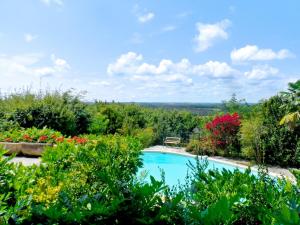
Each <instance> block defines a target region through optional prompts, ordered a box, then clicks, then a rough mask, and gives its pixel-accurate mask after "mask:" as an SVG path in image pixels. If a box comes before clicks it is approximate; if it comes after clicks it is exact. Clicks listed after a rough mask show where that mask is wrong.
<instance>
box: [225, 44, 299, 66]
mask: <svg viewBox="0 0 300 225" xmlns="http://www.w3.org/2000/svg"><path fill="white" fill-rule="evenodd" d="M230 57H231V60H232V61H235V62H244V61H266V60H273V59H285V58H289V57H293V54H292V53H291V52H290V51H289V50H287V49H281V50H279V51H278V52H275V51H273V50H272V49H260V48H259V47H258V46H256V45H246V46H245V47H243V48H240V49H234V50H233V51H232V52H231V54H230Z"/></svg>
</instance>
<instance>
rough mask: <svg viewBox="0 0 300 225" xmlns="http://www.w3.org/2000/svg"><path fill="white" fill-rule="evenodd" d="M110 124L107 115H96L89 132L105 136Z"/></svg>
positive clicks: (93, 117)
mask: <svg viewBox="0 0 300 225" xmlns="http://www.w3.org/2000/svg"><path fill="white" fill-rule="evenodd" d="M108 124H109V120H108V119H107V118H106V116H105V115H102V114H101V113H95V115H93V116H92V119H91V123H90V126H89V128H88V131H89V133H91V134H105V133H106V130H107V127H108Z"/></svg>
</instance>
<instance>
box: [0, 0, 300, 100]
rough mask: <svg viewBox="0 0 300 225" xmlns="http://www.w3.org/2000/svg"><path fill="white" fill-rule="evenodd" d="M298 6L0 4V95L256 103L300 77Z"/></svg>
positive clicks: (112, 0)
mask: <svg viewBox="0 0 300 225" xmlns="http://www.w3.org/2000/svg"><path fill="white" fill-rule="evenodd" d="M170 5H172V7H170ZM216 6H217V7H216ZM299 7H300V2H299V1H296V0H291V1H289V2H284V3H283V2H274V1H271V0H267V1H264V2H261V1H258V0H255V1H251V2H241V1H240V2H235V1H228V2H223V1H222V2H220V1H217V0H213V1H209V2H207V1H189V2H173V1H164V2H160V3H157V2H150V1H145V0H143V1H137V0H130V1H126V2H120V1H116V0H104V1H101V2H95V1H76V2H74V1H70V0H28V1H26V2H25V1H18V0H11V1H2V2H1V3H0V49H1V51H0V78H1V82H0V90H1V92H3V93H11V92H13V91H14V90H19V89H22V88H26V87H30V88H31V89H32V90H33V91H38V90H48V89H50V90H55V89H60V90H65V91H66V90H70V89H71V88H73V89H75V90H76V91H77V92H79V91H86V92H87V93H86V96H85V100H87V101H94V100H95V99H99V100H100V101H108V102H111V101H116V102H124V103H126V102H136V103H139V102H140V103H141V102H144V103H187V104H193V103H194V104H197V103H198V104H199V103H202V104H205V103H221V102H222V101H224V100H229V99H230V97H231V95H232V94H233V93H236V97H237V99H245V100H246V102H249V103H250V104H256V103H258V102H259V101H261V100H263V99H267V98H269V97H270V96H273V95H276V94H277V93H278V92H280V91H284V90H286V89H287V84H288V83H289V82H295V81H296V80H298V79H299V78H300V59H299V54H300V39H299V37H300V30H299V29H296V24H297V21H299V20H300V14H299V13H298V9H299ZM15 15H18V16H17V17H16V16H15ZM252 18H255V20H253V19H252ZM274 18H276V20H275V19H274Z"/></svg>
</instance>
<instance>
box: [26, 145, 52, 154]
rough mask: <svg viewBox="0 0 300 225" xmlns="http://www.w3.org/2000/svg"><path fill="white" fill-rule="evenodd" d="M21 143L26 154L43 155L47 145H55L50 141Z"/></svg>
mask: <svg viewBox="0 0 300 225" xmlns="http://www.w3.org/2000/svg"><path fill="white" fill-rule="evenodd" d="M20 144H21V149H22V150H21V151H22V153H23V154H24V155H30V156H41V155H42V153H43V151H44V149H45V147H47V146H53V145H52V144H49V143H27V142H22V143H20Z"/></svg>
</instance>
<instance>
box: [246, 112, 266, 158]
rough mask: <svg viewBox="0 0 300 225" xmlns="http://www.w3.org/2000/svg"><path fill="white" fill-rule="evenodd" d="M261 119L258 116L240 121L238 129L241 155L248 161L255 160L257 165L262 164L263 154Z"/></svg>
mask: <svg viewBox="0 0 300 225" xmlns="http://www.w3.org/2000/svg"><path fill="white" fill-rule="evenodd" d="M265 129H266V128H265V127H263V125H262V118H261V117H260V116H259V115H255V116H252V117H250V118H249V119H247V120H242V123H241V128H240V139H241V146H242V155H243V156H244V157H246V158H248V159H255V160H256V162H258V163H263V162H264V152H263V146H262V140H261V136H262V134H263V133H264V132H265Z"/></svg>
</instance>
